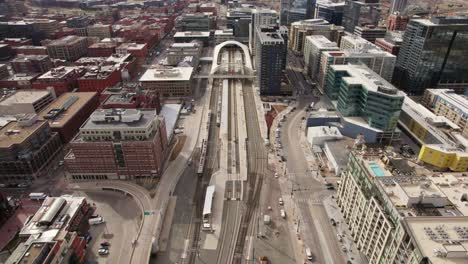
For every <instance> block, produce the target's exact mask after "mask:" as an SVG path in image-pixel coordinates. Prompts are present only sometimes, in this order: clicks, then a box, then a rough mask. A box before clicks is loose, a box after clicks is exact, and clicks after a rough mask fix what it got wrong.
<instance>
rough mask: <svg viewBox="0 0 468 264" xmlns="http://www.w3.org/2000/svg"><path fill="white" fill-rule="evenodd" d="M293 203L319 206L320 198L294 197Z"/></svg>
mask: <svg viewBox="0 0 468 264" xmlns="http://www.w3.org/2000/svg"><path fill="white" fill-rule="evenodd" d="M294 201H295V202H296V203H308V204H310V205H321V204H322V199H320V198H311V197H295V198H294Z"/></svg>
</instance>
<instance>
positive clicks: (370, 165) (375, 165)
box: [369, 162, 385, 177]
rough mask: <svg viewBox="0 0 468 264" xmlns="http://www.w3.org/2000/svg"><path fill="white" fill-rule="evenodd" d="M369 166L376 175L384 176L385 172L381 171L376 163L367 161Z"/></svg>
mask: <svg viewBox="0 0 468 264" xmlns="http://www.w3.org/2000/svg"><path fill="white" fill-rule="evenodd" d="M369 167H370V168H371V170H372V172H373V173H374V174H375V176H377V177H382V176H385V173H384V172H383V171H382V169H381V168H380V166H379V165H377V164H376V163H373V162H371V163H369Z"/></svg>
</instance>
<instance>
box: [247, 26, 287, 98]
mask: <svg viewBox="0 0 468 264" xmlns="http://www.w3.org/2000/svg"><path fill="white" fill-rule="evenodd" d="M281 31H282V32H283V33H282V32H281ZM286 34H287V30H286V29H284V27H257V40H258V41H257V43H256V45H257V47H256V52H255V53H256V59H255V64H256V65H255V68H256V70H257V81H258V84H259V88H260V94H261V95H281V94H282V93H284V91H283V90H282V82H283V81H284V70H285V68H286V56H287V42H288V40H287V35H286Z"/></svg>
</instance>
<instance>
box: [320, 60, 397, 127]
mask: <svg viewBox="0 0 468 264" xmlns="http://www.w3.org/2000/svg"><path fill="white" fill-rule="evenodd" d="M325 93H326V94H327V96H328V97H329V98H330V99H331V100H336V101H337V102H338V103H337V110H338V111H339V113H340V114H341V115H342V116H344V117H353V116H357V117H362V118H364V119H365V120H366V121H367V123H368V124H369V126H371V127H373V128H377V129H380V130H383V131H393V130H394V129H395V128H396V125H397V122H398V118H399V116H400V112H401V106H402V104H403V100H404V95H405V94H404V93H403V92H401V91H399V90H398V89H396V88H395V87H394V86H393V85H391V84H390V83H388V82H387V81H385V80H384V79H383V78H382V77H380V76H379V75H378V74H376V73H375V72H373V71H371V70H370V69H369V68H367V67H366V66H364V65H351V64H348V65H332V66H330V68H329V70H328V74H327V83H326V85H325Z"/></svg>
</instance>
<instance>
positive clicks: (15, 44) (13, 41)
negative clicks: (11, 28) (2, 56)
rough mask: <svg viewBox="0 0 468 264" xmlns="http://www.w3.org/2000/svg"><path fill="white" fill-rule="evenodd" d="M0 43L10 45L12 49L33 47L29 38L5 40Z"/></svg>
mask: <svg viewBox="0 0 468 264" xmlns="http://www.w3.org/2000/svg"><path fill="white" fill-rule="evenodd" d="M0 43H4V44H8V45H10V47H19V46H25V45H32V44H33V43H32V40H31V39H27V38H4V39H3V40H2V41H0Z"/></svg>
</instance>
